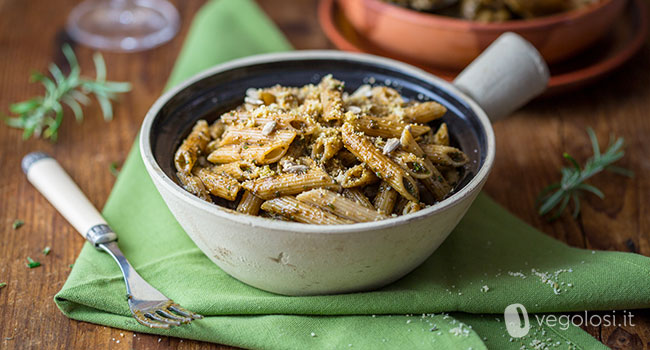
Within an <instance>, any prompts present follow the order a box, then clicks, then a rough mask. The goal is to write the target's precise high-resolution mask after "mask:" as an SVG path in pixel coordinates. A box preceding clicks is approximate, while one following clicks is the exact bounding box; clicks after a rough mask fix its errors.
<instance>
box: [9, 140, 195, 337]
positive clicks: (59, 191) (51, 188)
mask: <svg viewBox="0 0 650 350" xmlns="http://www.w3.org/2000/svg"><path fill="white" fill-rule="evenodd" d="M21 166H22V169H23V172H24V173H25V175H26V176H27V179H28V180H29V182H31V183H32V184H33V185H34V187H36V189H38V191H39V192H41V193H42V194H43V195H44V196H45V198H47V200H48V201H49V202H50V203H52V205H53V206H54V207H55V208H56V209H57V210H58V211H59V213H61V214H62V215H63V217H65V218H66V220H68V222H69V223H70V224H72V226H74V228H75V229H76V230H77V231H78V232H79V233H80V234H81V235H82V236H83V237H84V238H86V239H87V240H88V241H89V242H90V243H92V244H93V245H94V246H95V248H97V249H101V250H104V251H105V252H107V253H108V254H109V255H110V256H112V257H113V259H115V261H116V262H117V264H118V265H119V266H120V270H122V274H123V275H124V282H125V283H126V297H127V301H128V304H129V308H130V309H131V313H132V314H133V317H134V318H135V319H136V320H137V321H138V322H139V323H141V324H143V325H145V326H147V327H151V328H170V327H171V326H180V325H181V324H184V323H190V322H191V321H192V320H195V319H200V318H203V316H201V315H199V314H196V313H193V312H191V311H188V310H186V309H184V308H182V307H181V306H180V305H178V304H176V303H174V302H173V301H172V300H171V299H169V298H167V297H165V296H164V295H163V294H162V293H160V292H159V291H158V290H157V289H156V288H154V287H152V286H151V285H150V284H149V283H147V282H146V281H145V280H144V279H143V278H142V277H140V275H139V274H138V273H137V272H136V271H135V269H133V266H131V264H130V263H129V262H128V261H127V260H126V258H125V257H124V254H122V252H121V251H120V248H119V247H118V246H117V235H116V234H115V232H113V230H111V228H110V227H109V226H108V224H107V223H106V220H104V218H103V217H102V216H101V215H100V214H99V212H98V211H97V209H95V207H93V205H92V203H90V201H89V200H88V198H86V196H85V195H84V194H83V192H81V189H79V187H78V186H77V184H75V182H74V181H73V180H72V178H70V176H69V175H68V174H67V173H66V172H65V170H63V168H62V167H61V165H59V163H58V162H57V161H56V160H55V159H54V158H52V157H50V156H49V155H47V154H45V153H43V152H32V153H29V154H27V155H26V156H25V157H24V158H23V160H22V162H21Z"/></svg>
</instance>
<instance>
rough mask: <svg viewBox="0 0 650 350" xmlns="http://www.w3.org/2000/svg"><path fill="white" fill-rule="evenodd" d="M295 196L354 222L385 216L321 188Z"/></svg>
mask: <svg viewBox="0 0 650 350" xmlns="http://www.w3.org/2000/svg"><path fill="white" fill-rule="evenodd" d="M296 198H297V199H298V200H299V201H301V202H305V203H309V204H311V205H315V206H317V207H319V208H321V209H323V210H326V211H329V212H331V213H333V214H335V215H337V216H340V217H342V218H345V219H348V220H351V221H354V222H366V221H377V220H382V219H385V218H386V217H385V216H384V215H382V214H380V213H379V212H377V211H376V210H373V209H368V208H366V207H364V206H363V205H361V204H359V203H357V202H355V201H353V200H351V199H348V198H345V197H344V196H342V195H340V194H338V193H334V192H332V191H328V190H325V189H322V188H319V189H315V190H311V191H307V192H303V193H301V194H299V195H297V196H296Z"/></svg>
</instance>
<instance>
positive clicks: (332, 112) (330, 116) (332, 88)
mask: <svg viewBox="0 0 650 350" xmlns="http://www.w3.org/2000/svg"><path fill="white" fill-rule="evenodd" d="M319 86H320V89H321V91H320V102H321V105H322V106H323V120H325V121H331V120H339V119H341V118H342V117H343V100H342V98H341V92H342V91H343V83H342V82H340V81H338V80H336V79H333V78H332V76H331V75H328V76H326V77H325V78H324V79H323V81H322V82H321V83H320V85H319Z"/></svg>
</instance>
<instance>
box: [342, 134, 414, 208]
mask: <svg viewBox="0 0 650 350" xmlns="http://www.w3.org/2000/svg"><path fill="white" fill-rule="evenodd" d="M342 136H343V145H344V146H345V148H347V149H348V150H349V151H350V152H352V154H354V155H355V156H356V157H357V158H359V160H361V161H362V162H365V163H366V164H367V165H368V167H370V168H371V169H372V170H373V171H374V172H375V173H376V174H377V176H378V177H379V178H381V179H383V180H384V181H386V182H388V183H389V184H390V185H391V187H393V188H394V189H395V190H396V191H397V192H399V194H401V195H402V196H404V197H406V198H408V199H409V200H412V201H418V198H419V196H418V187H417V183H416V182H415V180H414V179H413V178H412V177H411V176H410V175H409V174H407V173H406V171H405V170H404V169H402V168H401V167H400V166H399V165H397V164H395V162H393V161H392V160H391V159H390V158H388V157H386V156H385V155H384V154H382V152H381V150H379V149H378V148H377V147H375V145H374V144H373V143H372V142H371V141H370V140H369V139H368V138H367V137H366V136H364V135H363V134H361V133H357V132H355V130H354V127H353V126H352V125H351V124H350V123H345V124H344V125H343V127H342Z"/></svg>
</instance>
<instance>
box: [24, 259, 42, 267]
mask: <svg viewBox="0 0 650 350" xmlns="http://www.w3.org/2000/svg"><path fill="white" fill-rule="evenodd" d="M26 265H27V267H29V268H30V269H33V268H35V267H39V266H41V263H39V262H38V261H34V259H32V258H30V257H27V264H26Z"/></svg>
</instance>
